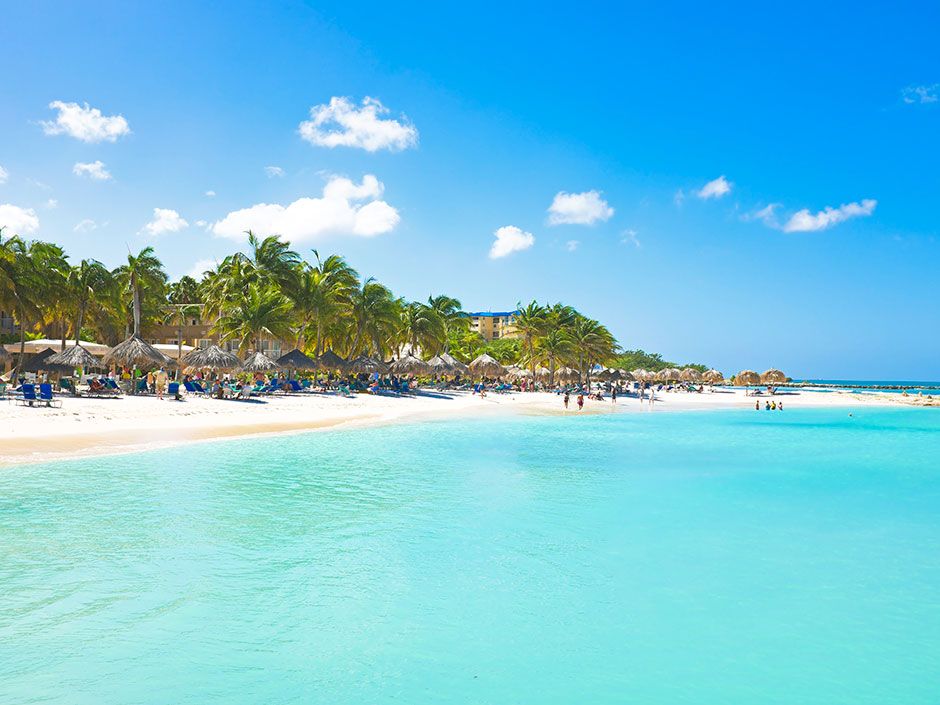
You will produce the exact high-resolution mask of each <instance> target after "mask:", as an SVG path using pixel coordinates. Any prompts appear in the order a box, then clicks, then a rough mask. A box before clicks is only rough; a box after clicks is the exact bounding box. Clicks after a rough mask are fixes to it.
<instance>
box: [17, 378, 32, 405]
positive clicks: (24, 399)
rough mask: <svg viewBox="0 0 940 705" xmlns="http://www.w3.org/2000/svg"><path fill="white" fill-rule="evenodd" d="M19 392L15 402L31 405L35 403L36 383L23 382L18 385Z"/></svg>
mask: <svg viewBox="0 0 940 705" xmlns="http://www.w3.org/2000/svg"><path fill="white" fill-rule="evenodd" d="M19 392H20V397H19V398H18V399H17V400H16V403H17V404H22V405H23V406H32V405H33V404H35V403H36V385H34V384H25V383H24V384H22V385H20V389H19Z"/></svg>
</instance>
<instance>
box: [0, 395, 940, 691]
mask: <svg viewBox="0 0 940 705" xmlns="http://www.w3.org/2000/svg"><path fill="white" fill-rule="evenodd" d="M848 414H849V412H848V410H845V409H806V410H802V409H797V408H788V409H787V410H786V411H784V412H755V411H747V412H739V411H711V412H689V413H655V412H654V413H648V414H635V415H628V414H617V415H602V416H601V415H596V416H581V417H578V416H575V415H570V416H566V417H506V418H500V419H494V418H487V419H478V420H450V421H442V422H426V423H422V424H413V425H404V426H386V427H377V428H371V429H360V430H349V431H334V432H328V433H310V434H301V435H293V436H283V437H277V438H266V439H248V440H229V441H225V442H218V443H203V444H197V445H191V446H187V447H177V448H172V449H168V450H164V451H156V452H147V453H139V454H134V455H123V456H112V457H105V458H97V459H88V460H81V461H73V462H65V463H56V464H47V465H35V466H22V467H12V468H4V469H0V702H2V703H34V702H35V703H38V702H43V703H45V702H50V703H95V704H99V703H109V704H112V705H113V704H119V703H120V704H124V703H128V704H131V703H141V704H143V703H174V704H176V705H184V704H189V703H201V704H204V703H232V704H238V703H331V704H338V703H379V702H400V703H431V702H441V703H574V702H585V703H586V702H590V703H623V702H633V703H644V704H646V705H656V704H660V703H664V704H665V703H689V704H692V703H695V704H701V703H723V704H729V703H741V704H745V703H747V704H753V703H762V704H767V703H787V704H788V705H789V704H792V703H801V704H813V703H819V704H820V705H822V704H825V705H835V704H838V703H846V704H849V703H851V704H852V705H859V704H865V703H872V704H875V703H877V704H878V705H884V704H885V703H892V705H906V704H913V703H925V704H926V703H937V702H938V701H940V413H938V412H937V411H936V410H931V409H872V408H864V409H858V410H854V411H852V414H853V415H852V416H851V417H850V416H849V415H848Z"/></svg>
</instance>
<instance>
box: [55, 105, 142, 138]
mask: <svg viewBox="0 0 940 705" xmlns="http://www.w3.org/2000/svg"><path fill="white" fill-rule="evenodd" d="M49 107H50V108H51V109H52V110H57V111H59V114H58V115H57V116H56V119H55V120H43V121H42V122H41V123H40V124H41V125H42V129H43V131H44V132H45V133H46V134H47V135H68V136H69V137H74V138H75V139H77V140H81V141H82V142H115V141H117V139H118V137H123V136H124V135H127V134H129V133H130V131H131V128H130V125H128V124H127V120H125V119H124V116H123V115H102V113H101V111H100V110H98V108H92V107H90V106H89V105H88V103H85V104H84V105H79V104H78V103H64V102H62V101H61V100H55V101H53V102H51V103H49Z"/></svg>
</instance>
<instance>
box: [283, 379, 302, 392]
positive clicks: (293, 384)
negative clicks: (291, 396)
mask: <svg viewBox="0 0 940 705" xmlns="http://www.w3.org/2000/svg"><path fill="white" fill-rule="evenodd" d="M287 383H288V384H289V385H290V388H291V389H293V390H294V391H295V392H302V391H304V388H303V387H301V386H300V383H299V382H298V381H297V380H296V379H289V380H287Z"/></svg>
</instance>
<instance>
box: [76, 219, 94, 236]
mask: <svg viewBox="0 0 940 705" xmlns="http://www.w3.org/2000/svg"><path fill="white" fill-rule="evenodd" d="M97 228H98V223H96V222H95V221H93V220H92V219H91V218H85V219H84V220H80V221H79V222H77V223H76V224H75V227H74V228H72V230H73V231H75V232H77V233H90V232H91V231H92V230H96V229H97Z"/></svg>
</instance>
